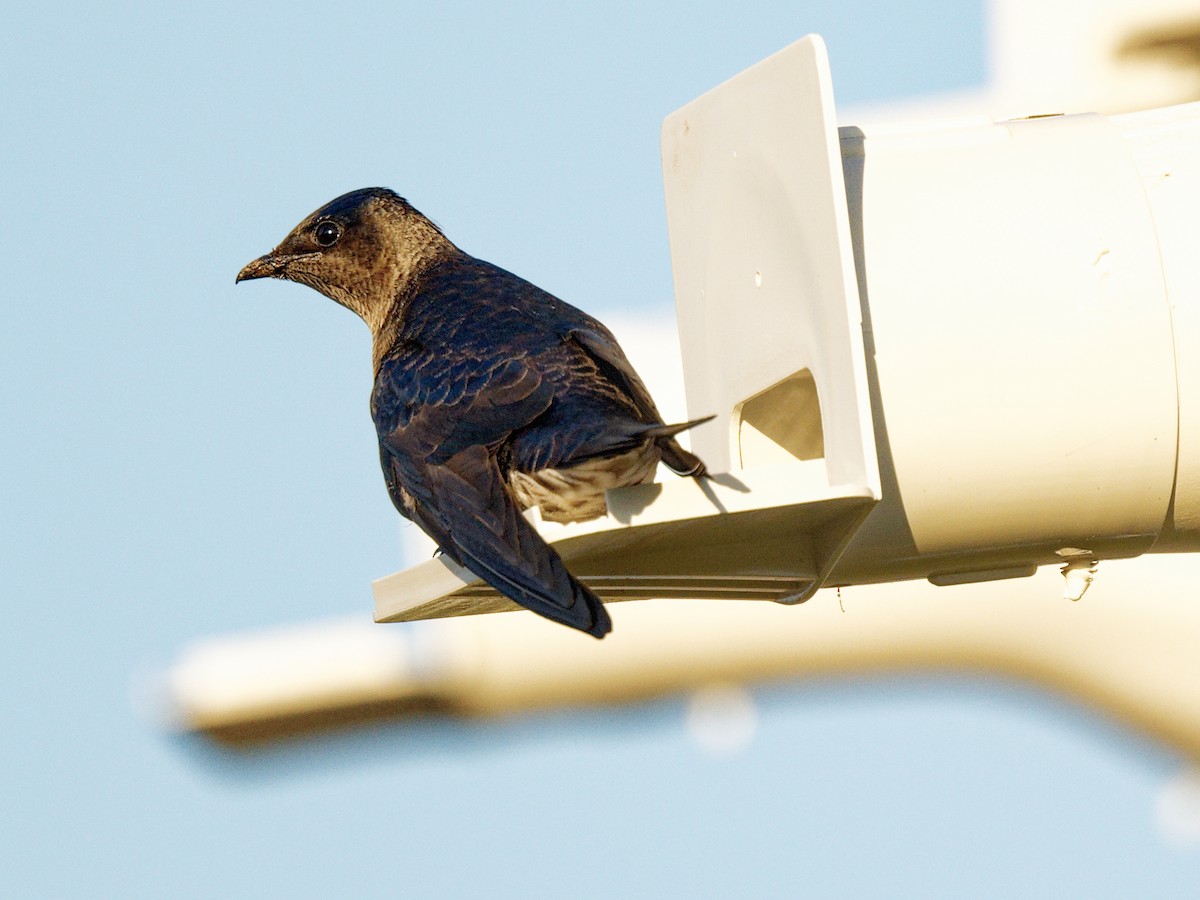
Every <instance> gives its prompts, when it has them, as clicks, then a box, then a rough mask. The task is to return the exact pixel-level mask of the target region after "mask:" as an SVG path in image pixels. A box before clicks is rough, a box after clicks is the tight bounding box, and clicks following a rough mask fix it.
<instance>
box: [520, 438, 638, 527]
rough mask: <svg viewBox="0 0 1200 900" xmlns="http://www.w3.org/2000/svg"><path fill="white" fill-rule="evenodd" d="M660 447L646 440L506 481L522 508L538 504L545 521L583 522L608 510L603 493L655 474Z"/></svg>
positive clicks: (522, 474) (635, 482)
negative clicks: (618, 451) (636, 445)
mask: <svg viewBox="0 0 1200 900" xmlns="http://www.w3.org/2000/svg"><path fill="white" fill-rule="evenodd" d="M659 456H660V454H659V450H658V447H657V445H655V443H654V442H653V441H647V442H646V443H645V444H643V445H642V446H641V447H639V448H638V449H636V450H631V451H630V452H628V453H623V454H620V455H618V456H603V457H596V458H593V459H589V460H587V461H585V462H582V463H580V464H579V465H577V466H571V467H570V468H568V469H539V470H538V471H536V472H528V473H526V472H517V471H513V472H510V473H509V477H508V483H509V486H510V487H511V488H512V491H513V495H514V496H515V497H516V498H517V502H518V503H520V504H521V506H522V507H524V508H526V509H527V508H529V507H531V506H537V507H539V508H540V509H541V511H542V518H543V519H545V520H546V521H548V522H586V521H587V520H588V519H595V518H597V517H599V516H602V515H604V514H605V513H606V512H608V504H607V503H606V502H605V500H604V492H605V491H608V490H612V489H613V488H619V487H625V486H627V485H630V484H642V483H644V482H646V481H650V480H651V479H652V478H653V477H654V470H655V469H656V468H657V467H658V462H659Z"/></svg>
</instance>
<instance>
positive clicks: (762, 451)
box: [735, 369, 825, 469]
mask: <svg viewBox="0 0 1200 900" xmlns="http://www.w3.org/2000/svg"><path fill="white" fill-rule="evenodd" d="M735 418H736V421H737V423H738V431H737V434H738V454H739V457H740V459H739V463H740V465H741V467H742V468H743V469H747V468H757V467H758V466H763V465H778V464H781V463H786V462H790V461H792V460H797V459H799V460H810V459H823V458H824V457H825V432H824V430H823V429H822V427H821V401H820V399H819V398H818V397H817V383H816V381H815V380H814V379H813V375H812V372H810V371H809V370H808V369H801V370H800V371H799V372H796V373H795V374H794V375H791V376H789V377H787V378H785V379H784V380H783V381H781V382H779V383H778V384H776V385H773V386H772V387H769V388H767V389H766V390H765V391H762V392H760V393H758V394H756V395H755V396H753V397H751V398H750V399H749V400H747V401H746V402H744V403H742V404H741V405H740V406H739V407H738V408H737V410H736V412H735Z"/></svg>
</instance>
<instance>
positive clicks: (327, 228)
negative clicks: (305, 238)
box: [315, 222, 342, 247]
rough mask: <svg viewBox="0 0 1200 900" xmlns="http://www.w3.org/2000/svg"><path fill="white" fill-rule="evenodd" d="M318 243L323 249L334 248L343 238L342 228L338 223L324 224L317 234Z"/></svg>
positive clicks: (318, 228) (320, 226)
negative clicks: (339, 239)
mask: <svg viewBox="0 0 1200 900" xmlns="http://www.w3.org/2000/svg"><path fill="white" fill-rule="evenodd" d="M315 234H316V238H317V243H318V244H320V245H321V246H322V247H332V246H333V245H334V244H336V243H337V242H338V238H340V237H341V236H342V228H341V226H340V225H338V223H337V222H322V223H321V224H320V225H318V226H317V230H316V232H315Z"/></svg>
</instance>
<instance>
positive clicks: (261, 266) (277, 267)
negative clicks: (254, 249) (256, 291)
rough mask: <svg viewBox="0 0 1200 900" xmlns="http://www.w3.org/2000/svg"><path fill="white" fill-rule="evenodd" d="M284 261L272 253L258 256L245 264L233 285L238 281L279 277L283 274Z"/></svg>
mask: <svg viewBox="0 0 1200 900" xmlns="http://www.w3.org/2000/svg"><path fill="white" fill-rule="evenodd" d="M286 262H287V260H286V259H280V258H279V257H278V256H275V255H274V254H272V253H268V254H266V255H264V256H260V257H259V258H258V259H256V260H254V261H252V262H248V263H246V265H245V266H244V267H243V268H242V271H240V272H238V274H237V278H236V279H234V282H233V283H234V284H237V283H238V282H239V281H250V280H252V279H254V278H270V277H272V276H274V275H279V274H280V273H282V272H283V269H284V266H285V264H286Z"/></svg>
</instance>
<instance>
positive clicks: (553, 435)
mask: <svg viewBox="0 0 1200 900" xmlns="http://www.w3.org/2000/svg"><path fill="white" fill-rule="evenodd" d="M251 278H283V279H287V280H288V281H295V282H298V283H300V284H305V285H308V286H309V287H311V288H314V289H315V290H317V291H319V292H321V293H322V294H324V295H325V296H327V297H329V298H330V299H332V300H335V301H336V302H338V303H340V304H341V305H342V306H345V307H346V308H347V309H350V310H352V311H353V312H355V313H357V314H358V315H359V316H361V317H362V319H363V320H364V321H365V322H366V323H367V325H368V326H369V327H370V329H371V334H372V337H373V348H372V353H373V361H374V368H375V385H374V390H373V391H372V393H371V417H372V418H373V419H374V421H375V428H376V433H377V435H378V437H379V455H380V462H381V463H382V465H383V474H384V479H385V481H386V482H387V488H388V493H389V494H390V495H391V498H392V502H393V503H394V504H395V506H396V509H397V510H399V512H400V513H401V515H403V516H406V517H407V518H409V519H412V520H413V521H415V522H416V523H417V524H418V525H419V526H420V527H421V528H422V529H423V530H424V531H425V533H426V534H428V535H429V536H430V537H431V538H433V540H434V541H436V542H437V545H438V547H439V548H440V549H441V551H442V552H443V553H445V554H446V555H447V556H448V557H450V558H451V559H453V560H455V561H456V562H457V563H459V564H460V565H463V566H465V567H466V568H468V569H469V570H471V571H472V572H473V573H474V574H475V575H477V576H478V577H479V578H481V579H483V580H484V581H486V582H487V583H488V584H490V585H491V586H492V587H494V588H496V590H498V591H500V592H501V593H502V594H505V595H506V596H508V597H509V598H511V599H512V600H515V601H516V602H517V603H519V604H520V605H521V606H524V607H526V608H528V609H531V610H533V611H534V612H536V613H539V614H541V615H543V616H546V617H547V618H550V619H553V620H555V621H556V622H562V623H564V624H566V625H570V626H571V627H573V628H578V629H580V630H582V631H586V632H588V633H589V634H592V635H594V636H596V637H603V636H604V635H605V634H607V633H608V632H609V631H610V630H611V628H612V623H611V622H610V620H609V617H608V613H607V612H606V611H605V609H604V606H603V604H601V602H600V599H599V597H597V596H596V595H595V593H593V592H592V591H591V590H590V589H589V588H588V587H587V586H586V585H584V584H582V583H580V582H579V581H578V580H576V579H575V578H574V577H573V576H572V575H571V574H570V572H568V571H567V569H566V566H565V565H564V564H563V561H562V559H561V558H560V557H559V555H558V554H557V553H556V552H555V551H554V550H553V548H551V547H550V546H549V545H548V544H547V543H546V542H545V541H544V540H542V538H541V536H540V535H539V534H538V533H537V531H536V530H535V529H534V528H533V527H532V526H531V525H530V524H529V523H528V522H527V521H526V519H525V517H524V516H523V515H522V513H521V510H522V509H523V508H528V507H531V506H538V507H540V509H541V513H542V516H543V518H545V519H548V520H550V521H555V522H571V521H582V520H586V519H591V518H595V517H596V516H599V515H603V514H604V512H605V509H606V507H605V500H604V491H605V490H607V489H609V488H615V487H620V486H623V485H628V484H638V483H640V482H643V481H647V480H649V479H650V478H651V477H652V476H653V474H654V471H655V468H656V467H657V465H658V463H659V461H660V460H661V461H662V462H665V463H666V464H667V465H668V466H669V467H670V468H671V469H673V470H674V471H676V472H678V473H679V474H681V475H691V476H696V477H700V476H703V475H704V474H705V469H704V463H702V462H701V461H700V459H698V458H697V457H696V456H694V455H693V454H691V453H689V452H688V451H687V450H684V449H683V447H681V446H680V445H679V443H678V442H677V441H676V440H675V437H674V435H676V434H677V433H679V432H680V431H683V430H684V429H686V428H689V427H691V426H693V425H696V424H699V422H701V421H707V420H696V421H695V422H687V423H683V424H679V425H667V424H665V423H664V422H663V421H662V418H661V417H660V416H659V413H658V410H657V409H656V408H655V406H654V401H653V400H652V399H651V397H650V392H649V391H647V390H646V386H645V385H644V384H643V383H642V380H641V378H639V377H638V374H637V372H635V371H634V369H633V366H632V365H630V363H629V360H628V359H626V358H625V354H624V352H623V351H622V350H621V348H620V346H619V345H618V344H617V341H616V339H615V338H614V337H613V336H612V334H611V333H610V332H609V330H608V329H607V328H605V327H604V326H603V325H601V324H600V323H599V322H597V321H596V320H595V319H593V318H592V317H591V316H589V315H587V314H586V313H584V312H582V311H580V310H578V309H576V308H575V307H573V306H571V305H569V304H567V303H564V302H563V301H562V300H559V299H558V298H557V297H554V296H552V295H550V294H548V293H546V292H545V291H543V290H541V289H540V288H538V287H535V286H534V285H532V284H530V283H529V282H528V281H525V280H523V279H521V278H518V277H517V276H516V275H513V274H511V273H509V272H506V271H505V270H503V269H501V268H499V267H498V266H494V265H492V264H491V263H488V262H484V261H483V260H481V259H476V258H475V257H473V256H469V255H468V254H466V253H464V252H463V251H462V250H460V249H459V248H458V247H456V246H455V245H454V244H452V243H451V242H450V240H449V239H448V238H446V236H445V235H444V234H443V233H442V231H441V229H440V228H439V227H438V226H437V225H435V224H434V223H433V222H431V221H430V220H429V219H427V218H426V217H425V216H423V215H422V214H421V213H420V212H418V211H417V210H416V209H414V208H413V207H412V206H411V205H410V204H409V203H408V201H406V200H404V199H403V198H402V197H400V196H398V195H397V194H395V193H394V192H392V191H390V190H388V189H386V188H365V189H362V190H358V191H352V192H351V193H349V194H345V195H343V196H341V197H338V198H337V199H336V200H333V201H331V202H330V203H327V204H326V205H325V206H322V207H321V208H320V209H318V210H317V211H316V212H314V213H313V214H312V215H310V216H308V217H307V218H306V219H304V221H302V222H301V223H300V224H299V225H297V226H296V227H295V228H294V229H293V230H292V232H291V233H290V234H289V235H288V236H287V237H286V238H284V239H283V242H282V243H281V244H280V245H279V246H278V247H276V248H275V249H274V250H272V251H271V252H270V253H268V254H266V255H265V256H261V257H259V258H258V259H256V260H254V261H253V262H251V263H250V264H248V265H247V266H246V267H245V268H244V269H242V271H241V272H239V273H238V276H237V280H238V281H245V280H247V279H251Z"/></svg>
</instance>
